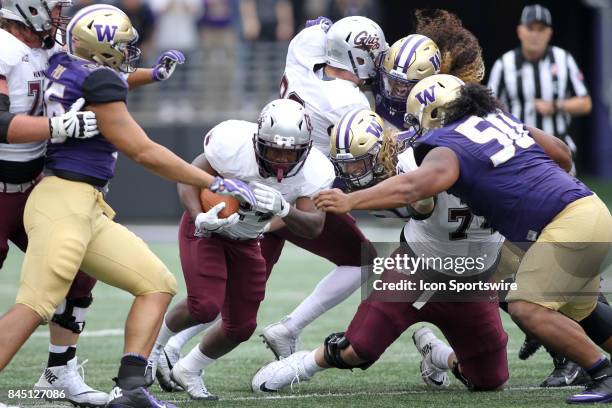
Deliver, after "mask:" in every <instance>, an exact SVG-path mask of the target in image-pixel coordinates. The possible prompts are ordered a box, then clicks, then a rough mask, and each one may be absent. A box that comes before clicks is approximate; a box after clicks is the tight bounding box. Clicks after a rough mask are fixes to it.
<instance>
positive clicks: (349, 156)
mask: <svg viewBox="0 0 612 408" xmlns="http://www.w3.org/2000/svg"><path fill="white" fill-rule="evenodd" d="M383 134H384V127H383V121H382V119H381V118H380V116H378V115H377V114H376V113H375V112H372V111H371V110H369V109H357V110H353V111H349V112H347V113H345V114H344V115H343V116H342V117H341V118H340V121H339V122H338V123H337V124H336V126H334V128H333V129H332V134H331V139H330V158H331V160H332V163H333V164H334V167H335V168H336V173H337V174H338V176H340V177H341V178H342V179H344V180H345V181H346V183H347V184H348V186H349V187H350V188H351V189H360V188H364V187H368V186H371V185H372V184H374V183H375V182H376V181H377V177H378V176H380V175H381V174H382V173H383V168H382V165H381V164H379V161H378V153H379V152H380V149H381V147H382V143H383Z"/></svg>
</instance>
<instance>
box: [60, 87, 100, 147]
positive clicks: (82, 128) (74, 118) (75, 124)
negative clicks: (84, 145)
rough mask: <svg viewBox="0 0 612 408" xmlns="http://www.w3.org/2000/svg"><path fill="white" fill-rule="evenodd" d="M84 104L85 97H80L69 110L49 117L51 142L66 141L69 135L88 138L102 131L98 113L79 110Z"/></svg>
mask: <svg viewBox="0 0 612 408" xmlns="http://www.w3.org/2000/svg"><path fill="white" fill-rule="evenodd" d="M83 106H85V99H83V98H79V99H77V100H76V101H75V102H74V103H73V104H72V106H71V107H70V110H69V111H68V112H66V113H64V114H63V115H60V116H54V117H51V118H49V131H50V133H51V143H64V142H65V141H66V138H68V137H74V138H76V139H88V138H90V137H94V136H96V135H97V134H99V133H100V131H99V130H98V123H97V121H96V114H95V113H93V112H90V111H84V112H79V111H80V110H81V109H82V108H83Z"/></svg>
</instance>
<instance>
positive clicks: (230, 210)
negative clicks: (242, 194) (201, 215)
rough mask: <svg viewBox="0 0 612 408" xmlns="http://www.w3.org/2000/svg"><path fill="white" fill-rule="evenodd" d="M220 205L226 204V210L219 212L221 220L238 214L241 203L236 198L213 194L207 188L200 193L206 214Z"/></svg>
mask: <svg viewBox="0 0 612 408" xmlns="http://www.w3.org/2000/svg"><path fill="white" fill-rule="evenodd" d="M219 203H225V208H224V209H222V210H221V211H220V212H219V218H227V217H229V216H230V215H232V214H234V213H235V212H237V211H238V208H239V207H240V202H239V201H238V200H237V199H235V198H234V197H231V196H226V195H221V194H217V193H213V192H212V191H210V190H209V189H207V188H204V189H202V191H201V192H200V204H202V210H204V212H206V211H208V210H210V209H211V208H212V207H214V206H215V205H217V204H219Z"/></svg>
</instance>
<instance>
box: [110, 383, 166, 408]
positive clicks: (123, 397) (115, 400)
mask: <svg viewBox="0 0 612 408" xmlns="http://www.w3.org/2000/svg"><path fill="white" fill-rule="evenodd" d="M107 407H108V408H177V406H176V405H174V404H171V403H169V402H165V401H160V400H158V399H157V398H155V397H154V396H153V394H151V393H150V392H149V390H147V389H146V388H145V387H136V388H132V389H125V388H120V387H119V386H115V388H113V389H112V391H111V392H110V397H109V401H108V405H107Z"/></svg>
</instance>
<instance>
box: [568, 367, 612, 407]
mask: <svg viewBox="0 0 612 408" xmlns="http://www.w3.org/2000/svg"><path fill="white" fill-rule="evenodd" d="M606 371H607V372H606ZM610 371H611V370H610V369H609V368H608V369H607V370H604V371H602V372H601V373H600V375H596V376H594V377H593V379H592V383H591V384H590V385H589V386H588V387H587V388H586V389H585V390H584V391H582V392H581V393H578V394H574V395H572V396H570V397H568V398H567V399H566V400H565V401H566V402H567V403H568V404H596V403H606V402H608V403H610V402H612V373H611V372H610Z"/></svg>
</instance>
